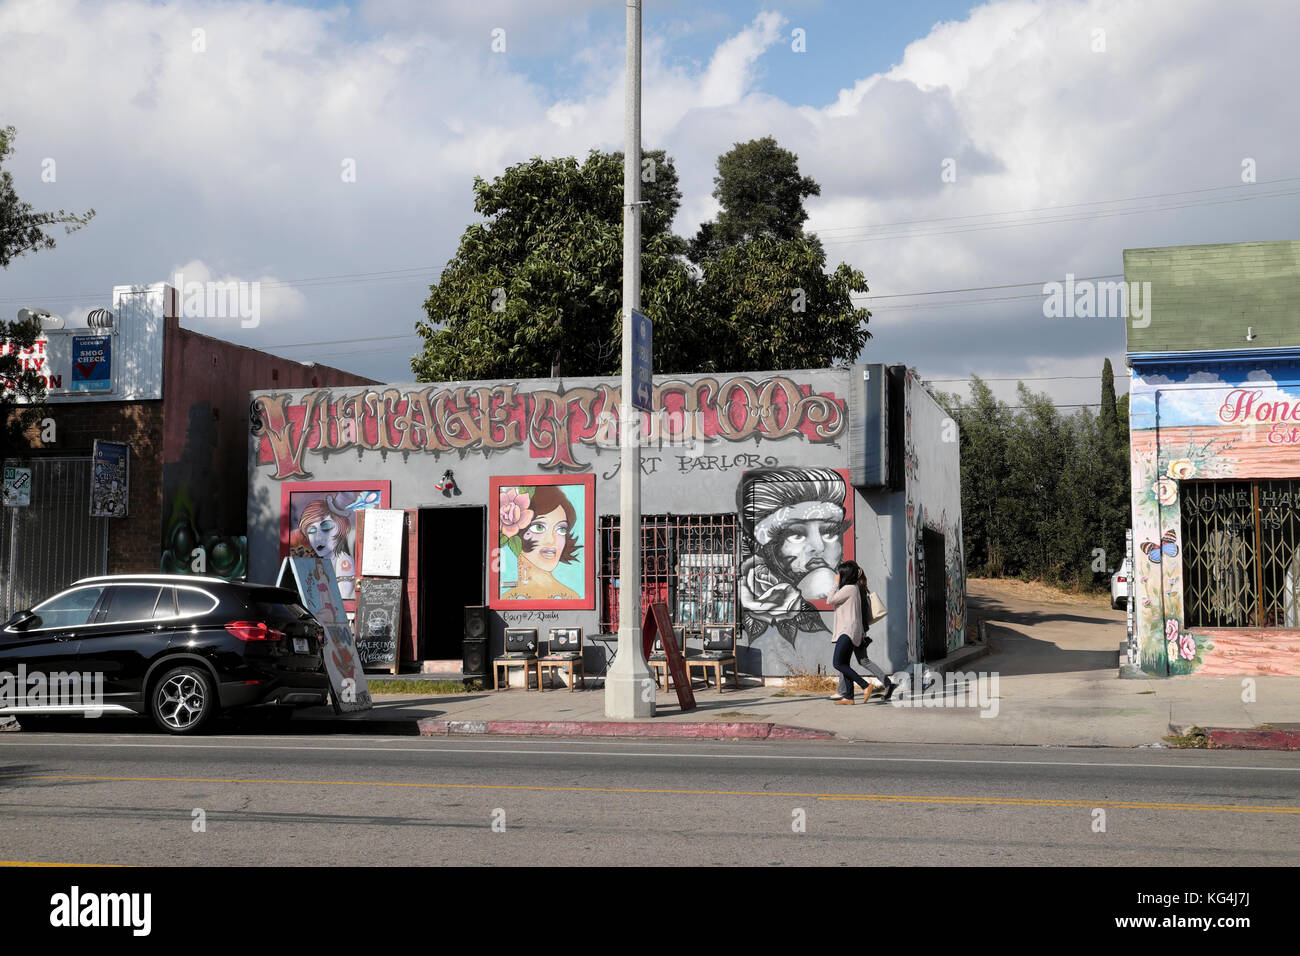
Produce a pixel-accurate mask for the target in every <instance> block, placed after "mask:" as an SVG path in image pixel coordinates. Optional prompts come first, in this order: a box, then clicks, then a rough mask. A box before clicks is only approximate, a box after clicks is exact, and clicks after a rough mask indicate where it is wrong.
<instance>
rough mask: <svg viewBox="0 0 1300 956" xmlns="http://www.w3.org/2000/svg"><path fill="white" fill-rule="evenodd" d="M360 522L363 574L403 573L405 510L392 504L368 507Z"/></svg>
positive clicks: (396, 575)
mask: <svg viewBox="0 0 1300 956" xmlns="http://www.w3.org/2000/svg"><path fill="white" fill-rule="evenodd" d="M360 525H361V527H360V530H361V573H362V575H364V576H365V577H398V576H400V575H401V573H402V544H403V534H404V532H405V531H406V512H404V511H401V510H398V509H389V508H367V509H366V510H365V512H364V513H363V514H362V515H361V517H360Z"/></svg>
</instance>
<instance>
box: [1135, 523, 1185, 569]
mask: <svg viewBox="0 0 1300 956" xmlns="http://www.w3.org/2000/svg"><path fill="white" fill-rule="evenodd" d="M1142 553H1143V554H1145V555H1146V556H1147V557H1148V558H1150V559H1151V560H1152V561H1153V562H1154V563H1156V564H1159V563H1160V560H1161V558H1163V557H1164V556H1165V555H1169V557H1171V558H1172V557H1176V556H1177V554H1178V536H1177V535H1176V534H1174V532H1173V531H1172V530H1170V531H1166V532H1165V533H1164V537H1162V538H1161V539H1160V543H1159V544H1156V542H1154V541H1143V542H1142Z"/></svg>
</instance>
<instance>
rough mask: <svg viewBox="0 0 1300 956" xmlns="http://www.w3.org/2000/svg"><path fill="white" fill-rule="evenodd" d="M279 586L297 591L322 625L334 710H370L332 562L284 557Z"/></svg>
mask: <svg viewBox="0 0 1300 956" xmlns="http://www.w3.org/2000/svg"><path fill="white" fill-rule="evenodd" d="M278 583H279V586H280V587H282V588H290V589H291V590H296V591H297V592H298V594H299V595H300V596H301V597H302V604H303V607H305V608H306V609H307V610H309V611H311V613H312V616H313V617H315V618H316V620H318V621H319V622H320V623H321V626H322V627H324V628H325V647H324V648H323V650H322V654H321V656H322V657H324V658H325V671H326V672H327V673H328V674H329V678H330V689H331V691H332V695H331V696H332V697H333V698H334V712H335V713H336V714H338V713H343V712H344V711H353V710H369V709H370V708H371V707H373V706H374V702H373V701H372V700H371V699H370V687H369V685H368V684H367V683H366V674H365V671H363V670H362V669H361V661H360V660H359V659H358V657H357V648H356V642H355V641H353V639H352V626H351V625H350V624H349V623H348V615H347V612H346V611H345V610H343V598H342V597H340V596H339V582H338V578H337V577H335V575H334V564H333V562H330V561H322V560H321V559H320V558H318V557H315V556H313V557H310V558H292V557H291V558H285V559H284V562H283V563H282V564H281V565H280V576H279V578H278Z"/></svg>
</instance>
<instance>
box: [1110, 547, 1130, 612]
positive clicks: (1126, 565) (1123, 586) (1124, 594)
mask: <svg viewBox="0 0 1300 956" xmlns="http://www.w3.org/2000/svg"><path fill="white" fill-rule="evenodd" d="M1132 576H1133V567H1132V565H1131V564H1130V562H1129V559H1128V558H1127V557H1126V558H1124V561H1123V563H1122V564H1120V566H1119V570H1118V571H1116V572H1115V573H1114V574H1112V575H1111V576H1110V606H1111V608H1112V609H1113V610H1116V611H1118V610H1119V609H1120V608H1122V607H1123V606H1124V605H1125V604H1127V603H1128V580H1129V578H1130V577H1132Z"/></svg>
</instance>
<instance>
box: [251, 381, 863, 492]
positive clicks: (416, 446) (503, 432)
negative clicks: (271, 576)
mask: <svg viewBox="0 0 1300 956" xmlns="http://www.w3.org/2000/svg"><path fill="white" fill-rule="evenodd" d="M621 394H622V392H621V389H620V388H619V387H617V386H613V385H604V384H602V385H597V386H590V387H589V386H581V387H572V388H567V389H566V388H561V389H540V390H534V391H528V392H523V391H520V389H519V385H518V384H501V385H487V386H478V387H469V386H457V387H445V386H438V385H430V386H426V387H422V388H406V389H399V388H384V389H380V388H370V389H362V390H358V391H351V392H347V393H342V394H339V393H335V392H333V391H331V390H330V389H315V390H313V391H310V392H307V393H305V394H301V395H298V396H294V395H291V394H287V393H282V394H274V395H260V396H258V397H257V398H255V399H254V400H253V403H252V408H251V415H252V428H253V434H254V435H255V436H258V437H260V438H261V445H260V448H259V451H258V463H259V464H263V465H273V466H274V468H275V470H274V473H273V475H272V478H274V479H275V480H277V481H283V480H286V479H297V478H310V477H311V471H310V470H309V468H308V463H307V453H308V452H311V453H312V454H314V455H322V456H324V455H329V454H334V453H336V452H340V451H344V450H346V449H358V450H360V451H363V452H364V451H378V452H381V453H385V454H386V453H388V452H400V453H403V454H412V453H419V454H432V455H435V456H438V455H442V454H448V453H456V454H459V455H461V456H462V457H463V456H465V455H468V454H471V453H482V454H489V453H491V452H493V451H498V450H504V449H514V448H521V447H526V448H527V449H528V450H529V453H530V454H531V455H532V457H533V458H536V459H537V460H538V465H539V467H541V468H544V469H547V470H559V471H564V470H569V471H585V470H588V469H590V468H591V462H590V460H589V456H587V455H582V454H581V449H582V448H583V447H584V446H585V447H587V448H591V449H595V450H596V451H597V452H599V450H600V449H602V448H613V449H616V448H617V447H618V437H619V435H618V432H619V427H618V416H617V409H618V405H619V402H620V400H621ZM654 406H655V408H656V409H657V412H656V413H655V414H654V415H647V416H643V418H642V436H643V437H642V440H643V442H645V443H646V444H654V443H656V442H658V443H662V444H670V445H671V444H685V443H687V442H689V441H696V440H697V441H699V442H745V441H751V440H752V441H757V440H760V439H763V440H779V439H783V438H793V437H798V438H801V439H803V440H805V441H809V442H815V443H835V442H836V441H837V440H838V439H839V438H840V436H841V435H842V434H843V433H844V431H845V429H846V428H847V426H848V421H847V419H848V414H847V403H846V402H845V400H843V399H840V398H837V397H836V396H835V395H833V394H826V395H823V394H818V393H816V392H814V391H813V390H812V387H811V386H810V385H807V384H800V383H798V382H796V381H795V380H794V379H792V378H789V377H787V376H784V375H771V376H764V377H761V378H754V377H750V376H746V375H737V376H734V377H732V378H728V379H717V378H701V379H697V380H695V381H693V382H686V381H669V382H663V383H661V384H659V385H656V386H655V389H654Z"/></svg>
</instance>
